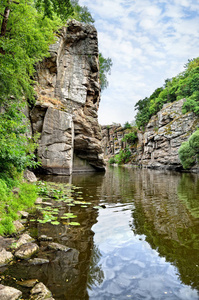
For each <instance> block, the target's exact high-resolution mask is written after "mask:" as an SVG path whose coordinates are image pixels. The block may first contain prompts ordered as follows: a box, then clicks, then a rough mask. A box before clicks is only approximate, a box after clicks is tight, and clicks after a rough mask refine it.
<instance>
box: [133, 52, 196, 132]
mask: <svg viewBox="0 0 199 300" xmlns="http://www.w3.org/2000/svg"><path fill="white" fill-rule="evenodd" d="M182 98H186V99H187V101H186V102H185V104H184V105H183V111H182V112H183V113H186V112H189V111H193V112H194V113H195V114H198V115H199V57H198V58H195V59H192V60H189V61H188V63H187V64H186V65H185V70H184V72H181V73H180V74H178V75H177V76H176V77H173V78H171V79H166V80H165V84H164V86H163V87H161V88H158V89H156V90H155V91H154V93H152V95H151V96H150V97H149V98H148V97H146V98H144V99H142V100H139V101H138V102H137V103H136V105H135V109H136V110H137V115H136V117H135V119H136V124H137V126H138V128H142V129H144V128H145V127H146V125H147V123H148V122H149V120H150V118H151V117H152V116H153V115H155V114H157V112H158V111H160V110H161V109H162V107H163V105H164V104H165V103H169V102H174V101H176V100H180V99H182Z"/></svg>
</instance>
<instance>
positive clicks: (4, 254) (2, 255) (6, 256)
mask: <svg viewBox="0 0 199 300" xmlns="http://www.w3.org/2000/svg"><path fill="white" fill-rule="evenodd" d="M12 259H13V255H12V253H11V252H9V251H6V249H4V248H0V267H2V266H4V265H7V264H8V263H9V262H10V261H11V260H12ZM0 299H1V298H0Z"/></svg>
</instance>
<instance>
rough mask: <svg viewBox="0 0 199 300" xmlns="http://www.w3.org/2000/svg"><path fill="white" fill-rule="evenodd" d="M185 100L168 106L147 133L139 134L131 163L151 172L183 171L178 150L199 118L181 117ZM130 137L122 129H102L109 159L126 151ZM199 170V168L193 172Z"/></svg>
mask: <svg viewBox="0 0 199 300" xmlns="http://www.w3.org/2000/svg"><path fill="white" fill-rule="evenodd" d="M185 101H186V99H181V100H179V101H176V102H173V103H167V104H165V105H164V106H163V108H162V109H161V110H160V111H159V112H158V113H157V115H155V116H153V117H152V118H151V120H150V121H149V123H148V125H147V127H146V129H145V132H144V133H143V132H141V131H138V141H137V143H136V144H135V145H134V146H130V150H131V152H132V160H131V162H132V163H133V164H135V165H139V166H142V167H148V168H156V169H157V168H159V169H174V170H181V169H182V165H181V163H180V160H179V157H178V150H179V148H180V146H181V144H182V142H185V141H187V140H188V138H189V137H190V135H191V134H192V133H193V132H194V131H195V130H196V128H197V127H198V124H199V118H198V117H197V116H196V115H195V114H194V113H192V112H190V113H186V114H182V106H183V103H184V102H185ZM125 133H127V132H126V131H124V129H123V128H122V127H121V126H120V125H111V126H106V127H105V126H104V127H103V147H104V148H105V154H106V156H107V158H110V157H111V156H113V155H115V154H117V153H119V151H120V150H121V149H123V148H125V147H126V143H124V142H122V138H123V136H124V134H125ZM192 170H193V171H194V170H197V167H195V168H193V169H192Z"/></svg>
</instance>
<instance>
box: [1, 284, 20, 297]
mask: <svg viewBox="0 0 199 300" xmlns="http://www.w3.org/2000/svg"><path fill="white" fill-rule="evenodd" d="M21 296H22V292H21V291H19V290H17V289H15V288H13V287H10V286H5V285H2V284H0V299H1V300H17V299H20V298H21Z"/></svg>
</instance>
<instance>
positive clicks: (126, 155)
mask: <svg viewBox="0 0 199 300" xmlns="http://www.w3.org/2000/svg"><path fill="white" fill-rule="evenodd" d="M130 158H131V151H130V149H129V148H128V147H126V148H125V149H122V150H120V152H119V154H116V155H115V161H116V163H117V164H118V165H121V164H125V163H127V162H129V161H130Z"/></svg>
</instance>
